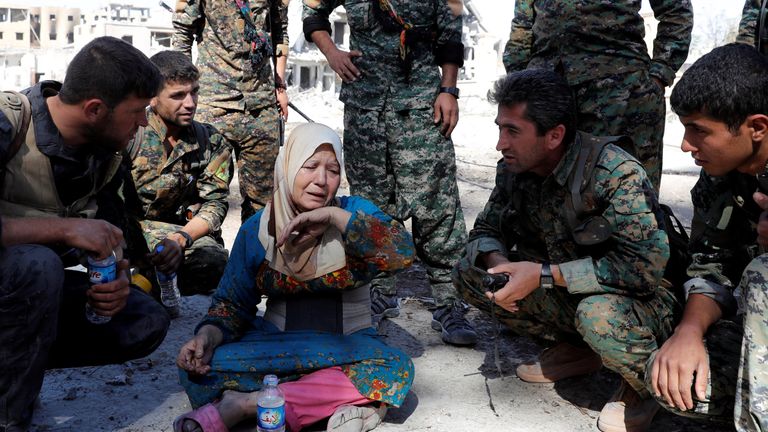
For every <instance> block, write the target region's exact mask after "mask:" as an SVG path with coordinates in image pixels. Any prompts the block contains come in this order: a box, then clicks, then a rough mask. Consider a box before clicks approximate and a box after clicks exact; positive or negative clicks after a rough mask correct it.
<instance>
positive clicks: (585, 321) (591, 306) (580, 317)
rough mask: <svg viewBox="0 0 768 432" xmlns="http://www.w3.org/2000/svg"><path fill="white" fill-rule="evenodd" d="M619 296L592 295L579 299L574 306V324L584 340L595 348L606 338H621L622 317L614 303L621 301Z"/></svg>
mask: <svg viewBox="0 0 768 432" xmlns="http://www.w3.org/2000/svg"><path fill="white" fill-rule="evenodd" d="M621 300H622V298H621V296H617V295H612V294H604V295H593V296H589V297H586V298H584V299H583V300H581V301H580V302H579V304H578V306H577V307H576V314H575V315H574V326H575V327H576V331H578V332H579V334H580V335H581V337H582V338H583V339H584V342H586V343H587V344H589V345H590V346H591V347H593V349H594V348H596V347H599V346H601V345H602V344H604V342H605V340H607V339H616V338H621V336H620V335H619V331H620V329H621V328H622V326H620V325H619V323H621V322H622V319H621V317H620V316H618V315H619V312H618V310H619V308H617V307H616V306H617V305H616V303H617V302H619V301H621Z"/></svg>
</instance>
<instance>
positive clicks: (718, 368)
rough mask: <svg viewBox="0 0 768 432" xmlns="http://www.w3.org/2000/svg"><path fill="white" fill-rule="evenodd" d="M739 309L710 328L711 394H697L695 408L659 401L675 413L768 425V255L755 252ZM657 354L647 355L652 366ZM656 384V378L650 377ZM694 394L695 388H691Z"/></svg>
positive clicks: (742, 427) (743, 425) (759, 427)
mask: <svg viewBox="0 0 768 432" xmlns="http://www.w3.org/2000/svg"><path fill="white" fill-rule="evenodd" d="M739 290H740V291H741V296H740V297H739V309H740V310H743V311H744V313H743V314H740V315H738V316H737V317H736V318H737V319H735V320H734V321H729V320H720V321H718V322H717V323H715V325H714V326H713V327H712V328H710V329H709V331H708V332H707V334H706V337H705V341H704V342H705V346H706V348H707V355H708V356H709V375H708V380H707V393H706V394H707V400H706V401H700V400H696V398H695V397H694V407H693V409H692V410H690V411H684V412H683V411H680V410H678V409H676V408H672V407H670V406H669V405H668V404H667V403H666V402H665V401H664V400H663V398H657V399H658V400H659V404H660V405H661V406H663V407H664V408H666V409H667V410H669V411H672V412H674V413H675V414H678V415H681V416H685V417H692V418H698V419H706V420H711V421H714V422H718V423H731V422H732V423H733V424H734V425H735V426H736V430H738V431H763V432H765V431H768V322H766V316H768V255H761V256H759V257H757V258H755V259H754V260H753V261H752V262H751V263H750V264H749V265H748V266H747V268H746V269H745V270H744V273H743V275H742V277H741V283H740V285H739ZM654 358H655V353H654V356H652V357H651V358H650V359H649V361H648V367H649V368H650V367H651V365H652V364H653V360H654ZM646 385H647V387H648V389H649V390H650V389H651V383H650V381H648V382H647V383H646ZM691 392H692V394H693V395H695V394H696V393H695V391H694V390H693V389H691Z"/></svg>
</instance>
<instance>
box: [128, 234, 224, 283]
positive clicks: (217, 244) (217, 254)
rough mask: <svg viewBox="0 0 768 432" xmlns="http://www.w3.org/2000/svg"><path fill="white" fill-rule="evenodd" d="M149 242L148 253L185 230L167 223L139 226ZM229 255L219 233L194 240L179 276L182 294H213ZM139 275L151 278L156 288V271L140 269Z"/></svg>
mask: <svg viewBox="0 0 768 432" xmlns="http://www.w3.org/2000/svg"><path fill="white" fill-rule="evenodd" d="M139 223H140V224H141V230H142V233H143V234H144V240H145V241H146V242H147V250H152V249H153V248H154V247H155V245H157V244H158V243H160V241H161V240H163V239H164V238H166V237H167V236H168V234H171V233H175V232H176V231H179V230H180V229H181V228H182V226H181V225H174V224H170V223H165V222H157V221H149V220H143V221H140V222H139ZM228 257H229V253H228V252H227V250H226V249H225V248H224V241H223V240H222V239H221V235H220V233H215V234H213V235H206V236H203V237H200V238H199V239H197V240H195V242H194V243H193V244H192V247H190V248H188V249H186V250H185V251H184V262H183V263H182V264H181V267H180V268H179V270H178V271H177V272H176V273H177V277H178V283H179V291H181V293H182V294H183V295H195V294H204V295H208V294H211V293H212V292H213V291H214V290H215V289H216V287H218V286H219V280H220V279H221V276H222V275H223V274H224V267H226V266H227V259H228ZM139 271H140V273H141V274H142V275H144V276H148V277H149V280H151V281H152V285H153V286H155V288H157V286H156V285H157V283H156V282H157V279H156V277H155V272H154V269H152V268H140V269H139Z"/></svg>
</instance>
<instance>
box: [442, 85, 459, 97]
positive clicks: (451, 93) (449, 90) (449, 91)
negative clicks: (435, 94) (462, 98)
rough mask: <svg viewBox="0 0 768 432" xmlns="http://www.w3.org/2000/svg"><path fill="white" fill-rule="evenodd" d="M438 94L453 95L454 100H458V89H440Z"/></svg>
mask: <svg viewBox="0 0 768 432" xmlns="http://www.w3.org/2000/svg"><path fill="white" fill-rule="evenodd" d="M440 93H448V94H450V95H453V97H455V98H456V99H458V98H459V88H458V87H440Z"/></svg>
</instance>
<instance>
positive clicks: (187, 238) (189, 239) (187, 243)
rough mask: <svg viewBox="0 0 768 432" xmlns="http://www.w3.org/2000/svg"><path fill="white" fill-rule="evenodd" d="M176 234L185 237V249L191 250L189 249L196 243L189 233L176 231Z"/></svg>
mask: <svg viewBox="0 0 768 432" xmlns="http://www.w3.org/2000/svg"><path fill="white" fill-rule="evenodd" d="M176 234H178V235H180V236H182V237H184V241H185V244H184V249H189V247H190V246H192V243H194V242H195V241H194V240H192V236H191V235H189V233H187V232H184V231H181V230H179V231H176Z"/></svg>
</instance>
